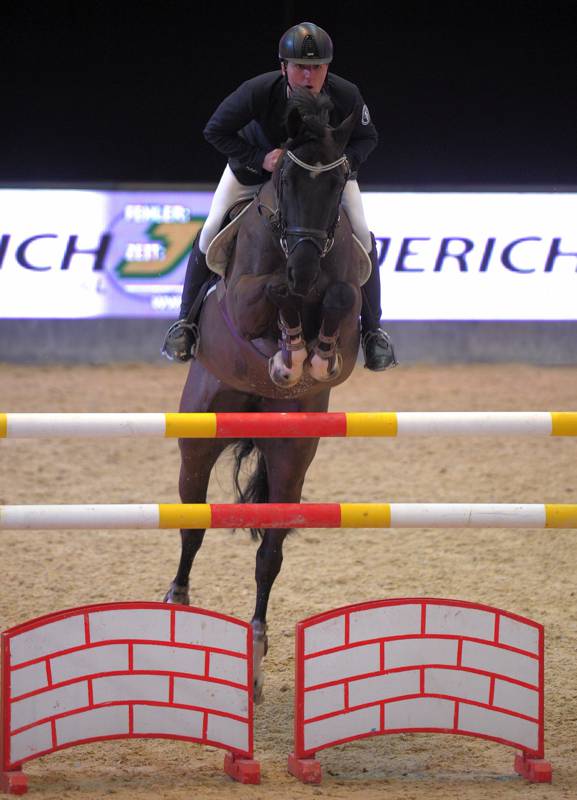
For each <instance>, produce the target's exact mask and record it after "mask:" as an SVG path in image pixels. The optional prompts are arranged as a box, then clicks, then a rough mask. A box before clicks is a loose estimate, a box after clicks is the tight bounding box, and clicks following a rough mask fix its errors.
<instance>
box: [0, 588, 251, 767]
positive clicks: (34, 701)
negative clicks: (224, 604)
mask: <svg viewBox="0 0 577 800" xmlns="http://www.w3.org/2000/svg"><path fill="white" fill-rule="evenodd" d="M249 632H250V627H249V626H248V625H247V624H246V623H244V622H241V621H240V620H233V619H231V618H225V617H222V616H220V615H218V614H213V613H211V612H207V611H201V610H200V609H189V608H183V607H182V606H178V607H174V606H167V605H165V604H163V603H112V604H109V605H105V606H104V605H101V606H86V607H84V608H78V609H73V610H72V611H70V612H60V613H57V614H53V615H50V616H47V617H42V618H39V619H38V620H31V621H30V622H28V623H26V624H25V625H21V626H18V627H16V628H13V629H11V630H9V631H6V632H5V633H4V634H3V635H2V653H3V657H4V663H3V665H2V667H3V675H4V676H5V681H4V683H5V685H4V687H3V689H2V714H1V727H0V751H1V752H2V756H3V758H2V761H3V763H2V765H1V767H0V768H2V769H5V770H6V769H13V768H14V767H15V766H18V765H19V764H21V763H22V762H24V761H27V760H29V759H31V758H35V757H37V756H39V755H43V754H45V753H49V752H52V751H53V750H58V749H60V748H61V747H67V746H70V745H72V744H77V743H80V742H83V741H86V740H94V739H106V738H119V737H127V738H130V737H139V736H147V737H148V736H162V737H169V738H180V739H187V740H191V741H195V742H200V743H205V744H211V745H216V746H218V747H223V748H226V749H228V750H231V751H232V752H234V753H235V754H237V755H239V756H245V757H248V758H251V757H252V748H253V707H252V685H251V684H252V653H251V652H250V646H249V641H250V634H249Z"/></svg>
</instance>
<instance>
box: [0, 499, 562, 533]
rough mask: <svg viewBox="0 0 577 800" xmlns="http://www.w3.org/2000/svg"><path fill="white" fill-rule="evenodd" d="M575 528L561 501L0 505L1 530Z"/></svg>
mask: <svg viewBox="0 0 577 800" xmlns="http://www.w3.org/2000/svg"><path fill="white" fill-rule="evenodd" d="M60 528H69V529H85V530H93V529H97V528H98V529H101V530H113V529H116V528H123V529H126V528H135V529H155V530H158V529H164V528H193V529H196V528H577V505H574V504H563V503H551V504H544V503H238V504H235V503H210V504H209V503H198V504H194V503H192V504H183V503H174V504H170V503H168V504H162V503H161V504H157V503H141V504H134V505H121V504H118V505H29V506H0V529H11V530H51V529H60Z"/></svg>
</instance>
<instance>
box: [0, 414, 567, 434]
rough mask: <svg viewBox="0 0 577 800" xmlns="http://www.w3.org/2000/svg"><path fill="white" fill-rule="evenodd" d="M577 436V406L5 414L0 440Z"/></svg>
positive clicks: (0, 422)
mask: <svg viewBox="0 0 577 800" xmlns="http://www.w3.org/2000/svg"><path fill="white" fill-rule="evenodd" d="M444 435H466V436H494V435H506V436H527V435H529V436H577V411H400V412H394V411H384V412H327V413H322V412H313V413H305V412H289V413H262V414H261V413H203V414H183V413H174V414H172V413H147V414H143V413H138V414H129V413H98V414H84V413H82V414H81V413H41V414H40V413H38V414H19V413H14V414H12V413H10V414H4V413H0V437H7V438H16V439H37V438H50V437H68V438H73V437H93V438H100V437H105V436H114V437H122V438H130V437H158V438H163V437H166V438H178V437H181V438H196V439H213V438H219V439H239V438H257V439H258V438H261V439H266V438H307V437H341V436H367V437H369V436H370V437H395V436H444Z"/></svg>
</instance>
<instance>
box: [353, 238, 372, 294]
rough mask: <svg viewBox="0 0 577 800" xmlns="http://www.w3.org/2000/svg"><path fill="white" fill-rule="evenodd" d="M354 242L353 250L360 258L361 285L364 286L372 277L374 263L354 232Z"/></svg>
mask: <svg viewBox="0 0 577 800" xmlns="http://www.w3.org/2000/svg"><path fill="white" fill-rule="evenodd" d="M353 244H354V249H353V252H354V254H355V256H356V257H357V259H358V264H359V285H360V286H363V285H364V284H365V283H366V282H367V281H368V280H369V278H370V277H371V270H372V268H373V265H372V263H371V257H370V255H369V254H368V253H367V251H366V250H365V248H364V247H363V246H362V244H361V242H360V241H359V239H357V237H356V236H355V234H354V233H353Z"/></svg>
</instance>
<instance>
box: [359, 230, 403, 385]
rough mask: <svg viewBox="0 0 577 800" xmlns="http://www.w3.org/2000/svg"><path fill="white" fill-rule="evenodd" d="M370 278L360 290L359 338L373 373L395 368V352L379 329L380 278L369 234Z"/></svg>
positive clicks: (368, 367) (387, 338)
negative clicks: (361, 299) (361, 303)
mask: <svg viewBox="0 0 577 800" xmlns="http://www.w3.org/2000/svg"><path fill="white" fill-rule="evenodd" d="M371 242H372V245H373V246H372V247H371V251H370V253H369V256H370V257H371V264H372V266H373V268H372V270H371V276H370V278H369V280H368V281H367V282H366V283H365V285H364V286H363V287H362V289H361V293H362V297H363V305H362V308H361V336H362V339H361V341H362V346H363V353H364V355H365V367H366V368H367V369H370V370H372V371H373V372H382V371H383V370H385V369H389V368H390V367H396V366H397V359H396V358H395V351H394V350H393V344H392V342H391V337H390V336H389V334H388V333H387V332H386V331H384V330H383V329H382V328H381V276H380V273H379V265H378V261H377V245H376V242H375V237H374V236H373V234H372V233H371Z"/></svg>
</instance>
